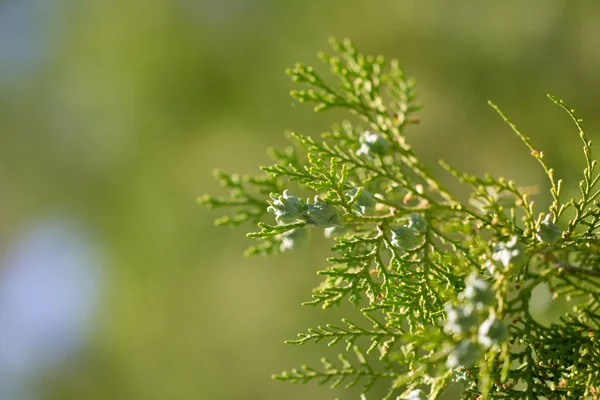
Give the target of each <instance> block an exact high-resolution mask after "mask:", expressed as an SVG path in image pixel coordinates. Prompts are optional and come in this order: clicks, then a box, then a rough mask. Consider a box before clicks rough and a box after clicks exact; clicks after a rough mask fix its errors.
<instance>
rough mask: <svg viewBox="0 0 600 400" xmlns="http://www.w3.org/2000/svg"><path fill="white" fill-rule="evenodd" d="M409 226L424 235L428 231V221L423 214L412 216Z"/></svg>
mask: <svg viewBox="0 0 600 400" xmlns="http://www.w3.org/2000/svg"><path fill="white" fill-rule="evenodd" d="M408 226H409V227H410V228H413V229H415V230H417V231H419V232H421V233H422V232H425V230H426V229H427V220H426V219H425V217H423V216H422V215H421V214H410V220H409V221H408Z"/></svg>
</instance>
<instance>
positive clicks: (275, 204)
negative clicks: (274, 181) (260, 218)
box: [267, 190, 306, 224]
mask: <svg viewBox="0 0 600 400" xmlns="http://www.w3.org/2000/svg"><path fill="white" fill-rule="evenodd" d="M270 196H271V199H272V201H268V203H269V204H270V206H269V207H267V211H271V212H273V213H274V214H275V220H277V222H279V223H282V224H290V223H292V222H296V221H297V220H298V219H301V218H302V213H303V212H304V211H305V209H306V205H305V204H304V203H303V201H302V199H300V198H299V197H296V196H292V195H291V194H290V193H289V192H288V191H287V190H284V191H283V194H282V195H281V196H277V195H276V194H273V193H271V195H270Z"/></svg>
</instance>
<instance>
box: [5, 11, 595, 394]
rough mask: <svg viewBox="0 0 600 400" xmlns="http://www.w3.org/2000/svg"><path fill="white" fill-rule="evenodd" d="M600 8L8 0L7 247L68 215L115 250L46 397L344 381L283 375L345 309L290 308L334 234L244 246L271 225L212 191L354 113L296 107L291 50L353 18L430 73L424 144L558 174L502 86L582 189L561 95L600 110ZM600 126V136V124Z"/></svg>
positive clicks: (363, 35) (483, 165) (580, 107)
mask: <svg viewBox="0 0 600 400" xmlns="http://www.w3.org/2000/svg"><path fill="white" fill-rule="evenodd" d="M599 16H600V4H598V3H597V2H594V1H582V2H576V3H571V2H566V1H559V0H535V1H528V2H523V1H516V0H511V1H505V2H502V3H497V4H492V3H488V2H475V1H466V0H464V1H454V2H446V1H434V2H418V1H403V0H385V1H380V2H372V1H365V0H361V1H358V0H346V1H337V0H335V1H331V2H323V1H316V0H311V1H303V2H284V1H279V2H278V1H261V0H252V1H250V0H226V1H218V2H217V1H215V2H209V1H191V0H155V1H151V2H147V1H141V0H129V1H124V2H117V1H92V0H84V1H74V0H55V1H53V2H44V1H41V0H37V1H35V0H4V1H1V2H0V33H1V34H0V38H1V39H0V132H1V133H0V163H1V164H0V165H1V168H0V193H1V199H2V201H1V202H0V217H1V220H2V224H0V240H2V247H6V246H9V245H10V243H11V241H12V239H13V238H14V237H15V236H16V235H17V233H18V232H19V231H20V230H21V229H22V227H23V226H26V225H27V224H28V223H29V222H30V221H32V220H34V219H36V218H37V217H39V216H42V215H45V214H53V213H56V212H68V213H70V214H73V215H76V216H78V217H79V218H82V219H85V220H86V221H87V222H88V223H89V224H90V225H93V226H94V227H95V228H96V230H97V231H98V233H99V235H98V236H99V237H100V238H101V239H102V240H103V241H104V247H105V249H106V250H107V252H108V255H109V260H110V261H111V262H110V264H109V269H108V271H106V272H107V276H108V279H106V282H105V283H106V284H105V289H106V293H105V303H104V304H103V309H102V312H101V314H100V315H98V316H97V319H96V323H95V326H94V329H93V330H92V332H91V335H90V340H89V341H88V345H87V347H86V348H85V349H84V350H82V351H81V352H80V353H79V354H78V356H77V357H76V359H74V360H71V362H69V363H65V364H64V365H63V367H62V368H57V369H54V370H53V371H52V372H51V373H49V374H47V376H45V377H44V379H43V382H41V383H40V390H41V391H43V393H44V394H45V398H49V399H54V398H56V399H61V400H62V399H80V398H86V399H106V398H114V399H138V398H143V399H165V398H173V399H198V398H211V399H271V398H286V399H306V398H311V399H321V398H323V399H328V398H331V393H327V392H325V393H323V392H322V391H319V390H313V388H312V387H306V388H304V387H294V386H291V385H283V384H278V383H277V382H272V381H271V380H270V378H269V377H270V374H271V373H272V372H274V371H273V365H277V366H282V367H284V368H285V367H290V368H291V367H293V366H295V365H297V364H299V363H301V362H304V361H306V360H307V358H310V357H311V356H312V357H315V358H316V357H318V355H320V353H321V352H320V349H316V348H313V349H309V348H306V349H299V348H298V349H296V352H294V349H291V350H290V348H289V346H288V347H284V345H283V341H284V340H286V339H289V338H290V337H293V336H294V335H295V334H296V333H297V332H298V330H299V329H302V328H303V327H305V326H313V325H314V326H316V325H319V324H321V323H324V322H326V321H330V320H332V319H333V318H335V316H334V315H326V316H321V315H320V313H319V312H318V311H317V310H310V309H301V308H295V310H296V311H295V312H294V315H293V318H292V317H291V316H290V317H289V318H287V317H285V316H286V315H288V314H287V313H288V312H289V310H290V309H292V308H294V307H296V306H297V304H299V303H300V302H302V301H307V300H310V299H309V298H308V297H307V290H308V289H309V288H311V287H313V286H314V285H315V284H316V282H318V280H319V278H318V277H317V276H316V274H315V272H316V271H317V270H318V268H319V266H318V265H316V264H317V261H316V260H322V259H323V258H324V257H325V256H326V255H328V254H329V252H328V250H327V249H326V247H320V246H315V245H311V244H309V245H308V246H306V247H305V248H304V249H301V250H299V251H300V252H303V254H304V255H305V260H303V261H301V262H299V261H296V260H297V258H298V256H297V254H294V256H290V255H289V254H283V255H281V256H279V257H275V258H273V259H270V260H261V259H259V258H256V259H253V260H250V261H248V260H244V259H243V256H242V251H243V249H245V248H246V247H248V245H249V244H251V243H252V242H251V241H250V240H244V239H240V238H239V235H238V234H237V233H235V232H233V231H228V230H223V229H220V230H216V229H214V228H213V226H212V224H211V221H212V219H214V217H216V216H217V213H215V214H212V215H211V214H210V213H206V212H200V211H199V209H198V207H197V206H196V205H195V201H194V200H195V198H196V196H197V195H199V194H200V193H204V192H215V191H217V183H215V182H214V181H213V179H212V176H211V174H210V171H211V170H212V168H213V167H214V166H217V167H220V168H227V169H228V170H231V171H238V172H240V173H250V174H254V173H256V172H257V171H256V170H255V166H256V165H261V164H265V163H267V162H268V156H267V155H266V154H265V153H264V151H263V149H264V148H265V147H267V146H276V147H279V145H280V144H281V143H282V141H281V140H282V139H281V135H280V133H281V132H282V131H283V130H284V129H289V128H292V129H294V130H295V131H297V132H301V133H306V134H315V133H317V132H320V130H321V129H322V127H323V126H328V125H329V122H331V121H333V120H337V119H338V118H337V116H336V115H335V113H332V114H331V115H326V114H325V115H318V116H315V117H314V118H310V119H307V118H306V115H307V114H306V112H304V111H299V110H297V107H292V106H291V103H292V101H291V100H290V99H289V97H288V96H287V91H288V89H290V88H291V84H290V83H289V82H288V79H287V77H286V76H285V74H284V69H285V67H287V66H289V65H292V64H293V63H294V62H295V61H297V60H300V59H301V60H306V62H307V63H309V64H315V62H313V61H315V60H314V58H313V57H314V49H316V48H323V47H324V45H325V44H326V38H327V37H328V36H330V35H334V36H338V37H345V36H348V37H352V38H353V40H354V42H355V43H356V44H357V46H359V47H360V48H362V49H368V52H369V53H373V54H379V53H381V54H386V55H388V56H389V57H390V58H398V59H399V60H400V62H401V63H402V65H403V67H404V69H405V70H406V71H407V73H408V74H409V75H416V76H418V77H419V81H420V82H421V85H420V93H421V101H422V102H423V103H424V104H426V105H427V107H426V108H425V109H424V110H423V111H422V112H421V113H420V117H421V119H422V122H421V125H420V127H419V129H418V133H415V134H414V137H411V141H412V143H413V144H414V148H415V151H417V152H418V153H419V154H421V155H423V156H424V158H425V160H431V161H434V160H437V159H438V158H445V159H446V160H447V161H448V162H450V164H452V165H454V166H456V167H457V168H459V169H461V170H466V171H468V172H473V173H478V172H481V171H484V170H485V171H487V172H490V173H492V174H494V175H500V174H502V175H505V176H511V177H514V178H515V180H516V181H517V184H518V185H521V186H527V185H533V184H535V183H538V182H540V181H542V179H543V178H544V176H543V172H540V171H539V170H538V169H537V168H535V167H536V165H535V161H533V160H527V158H524V159H522V158H517V157H514V156H513V154H515V152H516V151H517V150H515V148H516V147H517V146H519V145H520V143H519V142H518V140H517V139H515V138H514V137H513V136H511V135H510V134H506V128H505V127H504V126H503V125H502V124H500V123H498V120H497V117H496V115H495V114H494V113H493V111H492V110H490V108H489V107H488V106H487V105H486V100H488V99H492V100H494V102H496V103H497V104H499V105H501V106H502V108H503V109H504V111H506V112H507V114H509V115H513V116H515V120H516V121H515V122H516V123H518V125H519V126H520V128H521V129H522V130H523V131H524V132H526V133H527V132H532V131H535V132H536V139H537V145H538V147H539V148H543V149H544V151H545V154H546V157H547V159H548V162H549V163H550V164H552V165H553V166H555V167H556V170H557V175H560V176H562V177H564V178H565V184H564V188H563V191H564V193H565V195H567V196H569V195H570V194H571V193H575V192H576V191H578V188H577V185H576V182H578V179H579V177H578V176H575V175H573V176H570V175H568V174H569V173H571V171H575V172H573V173H577V171H579V170H580V169H581V168H572V167H573V164H574V163H578V165H577V166H579V163H580V161H579V160H580V158H579V157H578V156H579V149H578V146H577V143H578V142H577V140H578V138H577V137H576V136H575V135H569V134H567V132H571V125H570V121H569V120H568V118H567V117H566V116H565V115H562V114H561V113H557V112H556V110H555V106H554V105H553V104H551V103H550V102H549V101H547V99H546V98H545V93H554V94H556V95H558V96H560V97H561V98H564V99H565V100H567V101H568V103H569V104H570V105H572V106H573V107H574V108H576V109H577V111H578V113H579V114H580V115H585V116H594V115H595V114H596V108H597V104H598V103H599V101H600V91H598V90H597V88H598V87H600V76H599V75H598V74H597V70H598V66H599V65H600V52H599V51H598V49H599V48H600V26H599V25H598V24H597V20H598V17H599ZM433 115H435V118H430V116H433ZM586 123H587V125H586V127H587V130H588V132H590V134H589V136H590V139H592V140H595V139H596V138H595V136H594V134H593V133H594V132H596V131H598V129H597V127H598V126H599V123H598V121H594V120H593V119H592V118H589V117H588V119H587V120H586ZM411 135H412V133H411ZM596 141H597V139H596ZM442 155H443V157H442ZM430 164H433V162H431V163H430ZM581 167H583V164H581ZM563 172H564V173H563ZM450 182H451V179H449V180H448V182H447V183H448V184H450ZM457 189H458V188H457ZM535 200H536V202H538V204H540V206H543V205H549V204H550V199H549V198H546V197H544V196H542V195H538V196H536V197H535ZM217 245H218V249H219V250H218V251H217V250H216V248H217ZM313 257H314V258H313ZM306 259H309V260H315V262H307V261H306ZM242 262H243V263H244V264H243V265H241V263H242ZM307 265H309V266H310V265H314V268H313V269H312V270H309V271H307V270H306V269H307ZM0 268H1V267H0ZM0 273H1V270H0ZM292 282H293V283H294V284H293V285H291V284H290V283H292ZM540 297H541V296H540ZM542 298H543V297H542ZM536 307H537V308H538V310H539V311H540V313H541V314H542V313H543V311H544V307H545V303H544V302H543V301H541V302H540V303H539V304H538V305H537V306H536ZM334 313H335V312H334V311H332V312H331V314H334ZM266 325H267V326H271V329H269V330H265V329H264V328H263V327H264V326H266ZM279 343H281V344H279ZM312 351H315V353H311V352H312ZM232 382H235V384H232Z"/></svg>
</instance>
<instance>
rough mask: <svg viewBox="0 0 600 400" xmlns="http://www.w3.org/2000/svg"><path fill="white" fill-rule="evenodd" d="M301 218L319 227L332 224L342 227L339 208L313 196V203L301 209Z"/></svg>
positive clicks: (332, 225) (326, 226)
mask: <svg viewBox="0 0 600 400" xmlns="http://www.w3.org/2000/svg"><path fill="white" fill-rule="evenodd" d="M303 219H304V220H305V221H306V223H307V224H309V225H315V226H317V227H319V228H332V227H334V226H338V227H342V226H344V224H343V223H342V217H341V215H340V212H339V210H338V209H337V208H336V207H335V206H332V205H331V204H329V203H327V202H326V201H324V200H322V199H321V198H319V196H315V202H314V203H313V204H307V205H306V209H305V210H304V211H303Z"/></svg>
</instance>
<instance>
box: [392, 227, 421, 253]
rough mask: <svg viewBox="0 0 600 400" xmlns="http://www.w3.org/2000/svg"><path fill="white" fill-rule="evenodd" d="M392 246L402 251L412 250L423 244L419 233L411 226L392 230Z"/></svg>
mask: <svg viewBox="0 0 600 400" xmlns="http://www.w3.org/2000/svg"><path fill="white" fill-rule="evenodd" d="M391 242H392V246H395V247H397V248H399V249H402V250H412V249H414V248H416V247H418V246H419V245H420V244H421V242H422V239H421V235H420V234H419V232H418V231H417V230H416V229H414V228H411V227H409V226H400V227H398V228H392V241H391Z"/></svg>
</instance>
